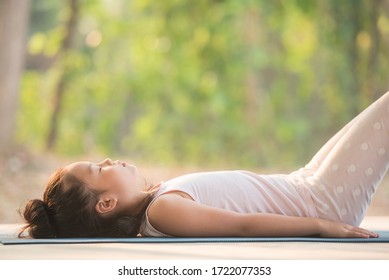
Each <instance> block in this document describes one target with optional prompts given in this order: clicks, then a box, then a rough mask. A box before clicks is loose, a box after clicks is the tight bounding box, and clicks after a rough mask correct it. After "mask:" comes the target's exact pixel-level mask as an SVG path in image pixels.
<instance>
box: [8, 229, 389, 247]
mask: <svg viewBox="0 0 389 280" xmlns="http://www.w3.org/2000/svg"><path fill="white" fill-rule="evenodd" d="M377 233H379V235H380V237H379V238H320V237H195V238H194V237H135V238H54V239H32V238H15V239H5V240H1V243H2V244H3V245H18V244H82V243H231V242H238V243H239V242H333V243H389V231H377Z"/></svg>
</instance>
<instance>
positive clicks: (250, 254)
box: [0, 216, 389, 260]
mask: <svg viewBox="0 0 389 280" xmlns="http://www.w3.org/2000/svg"><path fill="white" fill-rule="evenodd" d="M361 226H363V227H365V228H368V229H371V230H389V216H381V217H371V216H367V217H366V218H365V220H364V221H363V223H362V225H361ZM6 228H8V233H4V232H5V229H6ZM9 233H10V232H9V226H7V225H0V237H1V234H3V237H4V234H9ZM0 259H3V260H4V259H8V260H18V259H25V260H26V259H37V260H39V259H57V260H62V259H89V260H95V259H111V260H119V259H137V260H164V259H166V260H170V259H171V260H173V259H175V260H178V259H180V260H184V259H196V260H200V259H220V260H222V259H266V260H279V259H299V260H302V259H303V260H305V259H314V260H318V259H331V260H332V259H385V260H389V243H320V242H312V243H305V242H304V243H294V242H272V243H264V242H261V243H196V244H193V243H190V244H166V243H165V244H58V245H52V244H40V245H38V244H36V245H0Z"/></svg>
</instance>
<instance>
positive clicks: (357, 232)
mask: <svg viewBox="0 0 389 280" xmlns="http://www.w3.org/2000/svg"><path fill="white" fill-rule="evenodd" d="M350 234H351V236H353V237H359V238H377V237H379V235H378V234H377V233H375V232H372V231H369V230H367V229H364V228H359V227H352V228H351V229H350Z"/></svg>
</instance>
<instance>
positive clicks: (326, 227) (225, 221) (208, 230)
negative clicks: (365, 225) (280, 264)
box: [148, 193, 378, 238]
mask: <svg viewBox="0 0 389 280" xmlns="http://www.w3.org/2000/svg"><path fill="white" fill-rule="evenodd" d="M148 217H149V221H150V223H151V224H152V225H153V226H154V227H155V228H156V229H157V230H159V231H161V232H163V233H165V234H168V235H172V236H189V237H196V236H206V237H210V236H219V237H220V236H258V237H261V236H270V237H281V236H314V235H316V236H321V237H355V238H368V237H377V236H378V235H377V234H375V233H372V232H370V231H368V230H365V229H362V228H359V227H354V226H350V225H347V224H342V223H337V222H333V221H329V220H323V219H318V218H305V217H290V216H284V215H278V214H266V213H256V214H240V213H236V212H232V211H227V210H222V209H217V208H214V207H209V206H206V205H202V204H199V203H196V202H194V201H192V200H189V199H186V198H183V197H181V196H179V195H177V194H174V193H172V194H165V195H162V196H160V197H159V198H158V199H156V200H155V201H154V202H153V204H152V205H151V206H150V208H149V210H148Z"/></svg>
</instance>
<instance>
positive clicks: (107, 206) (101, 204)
mask: <svg viewBox="0 0 389 280" xmlns="http://www.w3.org/2000/svg"><path fill="white" fill-rule="evenodd" d="M117 203H118V201H117V199H116V198H114V197H101V198H100V199H99V201H98V202H97V203H96V206H95V209H96V211H97V213H99V214H106V213H109V212H111V211H112V210H114V209H115V208H116V206H117Z"/></svg>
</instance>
